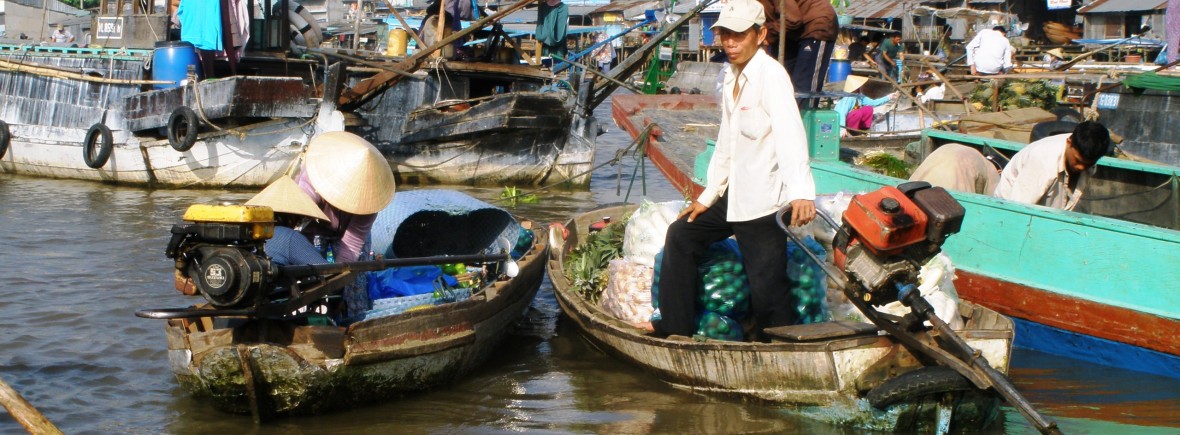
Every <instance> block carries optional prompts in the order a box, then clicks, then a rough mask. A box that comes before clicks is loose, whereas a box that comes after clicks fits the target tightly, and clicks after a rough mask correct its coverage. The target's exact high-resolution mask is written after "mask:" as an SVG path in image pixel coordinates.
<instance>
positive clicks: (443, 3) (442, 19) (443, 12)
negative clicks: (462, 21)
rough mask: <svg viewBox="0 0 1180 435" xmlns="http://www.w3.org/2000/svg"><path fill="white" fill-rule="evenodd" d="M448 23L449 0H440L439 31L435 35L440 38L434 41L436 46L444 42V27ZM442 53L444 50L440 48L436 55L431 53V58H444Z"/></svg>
mask: <svg viewBox="0 0 1180 435" xmlns="http://www.w3.org/2000/svg"><path fill="white" fill-rule="evenodd" d="M462 1H466V0H462ZM446 22H447V0H438V28H437V29H436V30H437V31H436V32H435V33H434V34H435V35H436V36H435V37H436V38H438V40H437V41H434V43H435V44H437V43H438V41H442V40H443V29H444V28H445V27H444V25H445V24H446ZM442 53H443V49H442V48H439V49H438V50H436V51H435V52H434V53H431V54H430V57H442Z"/></svg>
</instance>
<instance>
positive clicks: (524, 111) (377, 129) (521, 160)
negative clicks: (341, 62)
mask: <svg viewBox="0 0 1180 435" xmlns="http://www.w3.org/2000/svg"><path fill="white" fill-rule="evenodd" d="M350 76H352V77H356V78H361V77H364V74H363V73H361V72H358V73H355V74H350ZM582 95H583V97H585V96H588V95H590V94H588V93H587V94H582ZM586 107H588V106H586V105H585V104H581V103H579V102H578V97H577V94H576V93H575V91H574V90H572V89H571V88H570V87H569V86H567V85H563V84H562V82H561V81H560V80H558V79H557V78H556V77H554V76H553V74H552V73H550V72H548V71H543V70H541V69H539V68H537V67H531V66H528V65H508V64H498V63H490V62H447V63H443V64H440V65H438V66H437V67H436V68H431V69H428V70H426V71H423V72H420V73H417V74H414V75H412V76H409V77H404V78H402V79H401V80H400V81H398V83H397V84H396V85H394V86H392V87H390V88H389V89H387V90H385V91H384V93H383V95H382V96H380V97H377V98H376V99H374V104H372V105H368V106H364V107H360V108H358V109H357V110H356V113H357V114H359V115H360V116H361V117H363V118H364V123H363V124H364V125H358V126H356V127H353V128H350V131H353V132H355V133H357V134H359V135H361V136H363V137H365V138H367V139H369V140H370V141H371V142H373V143H374V144H376V145H377V146H378V148H380V149H381V150H382V152H383V153H384V154H385V155H386V157H387V158H388V159H389V162H390V165H391V166H392V167H393V170H394V174H395V175H396V176H397V178H398V181H399V182H402V183H410V184H459V185H484V186H510V185H528V186H539V185H546V184H551V183H556V182H560V181H565V180H568V181H569V183H570V184H571V185H573V186H578V187H586V186H588V185H589V183H590V173H589V169H590V167H591V165H592V164H593V160H594V144H595V141H596V138H597V137H598V134H599V131H598V124H597V121H596V120H595V119H594V116H593V114H592V113H591V112H590V111H588V110H586V109H585V108H586Z"/></svg>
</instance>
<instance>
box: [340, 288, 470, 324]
mask: <svg viewBox="0 0 1180 435" xmlns="http://www.w3.org/2000/svg"><path fill="white" fill-rule="evenodd" d="M449 295H454V300H449V299H450V298H449V297H448V298H446V299H439V298H435V297H434V294H433V293H424V294H420V295H413V296H403V297H400V298H384V299H377V300H375V301H373V309H371V310H369V311H366V312H365V313H364V314H363V315H361V316H360V317H361V318H360V319H357V320H365V319H374V318H378V317H386V316H394V315H398V314H401V313H404V312H406V310H409V309H410V308H414V307H420V306H423V305H439V304H442V303H449V302H459V301H462V300H466V299H467V298H470V297H471V289H466V288H457V289H452V290H450V292H449ZM449 295H448V296H449Z"/></svg>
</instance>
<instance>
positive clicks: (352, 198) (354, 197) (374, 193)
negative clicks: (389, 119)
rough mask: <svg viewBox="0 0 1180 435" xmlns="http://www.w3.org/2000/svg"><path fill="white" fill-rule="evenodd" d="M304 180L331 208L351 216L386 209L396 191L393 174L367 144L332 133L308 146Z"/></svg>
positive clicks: (316, 139) (351, 137) (379, 155)
mask: <svg viewBox="0 0 1180 435" xmlns="http://www.w3.org/2000/svg"><path fill="white" fill-rule="evenodd" d="M305 167H306V169H307V179H308V180H309V181H311V186H312V187H314V188H315V190H316V192H317V193H319V194H320V196H321V197H323V198H324V200H325V201H328V203H329V204H332V206H334V207H336V208H338V209H340V210H343V211H346V212H348V213H352V214H358V215H365V214H373V213H376V212H378V211H381V209H383V208H385V206H386V205H389V201H391V200H393V193H394V190H395V186H394V181H393V171H392V170H391V169H389V162H388V161H386V160H385V156H382V155H381V152H380V151H377V147H374V146H373V144H371V143H369V141H367V140H364V139H362V138H361V137H360V136H357V135H355V134H352V133H348V132H343V131H333V132H328V133H324V134H321V135H319V136H316V137H315V138H313V139H312V140H311V143H309V144H308V146H307V164H306V165H305Z"/></svg>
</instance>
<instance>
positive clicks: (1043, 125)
mask: <svg viewBox="0 0 1180 435" xmlns="http://www.w3.org/2000/svg"><path fill="white" fill-rule="evenodd" d="M1077 126H1078V123H1076V122H1069V121H1045V122H1038V123H1037V124H1036V125H1034V126H1033V128H1032V134H1030V135H1029V138H1028V141H1029V142H1036V141H1038V140H1041V139H1044V138H1046V137H1049V136H1056V135H1059V134H1069V133H1073V129H1074V128H1076V127H1077Z"/></svg>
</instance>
